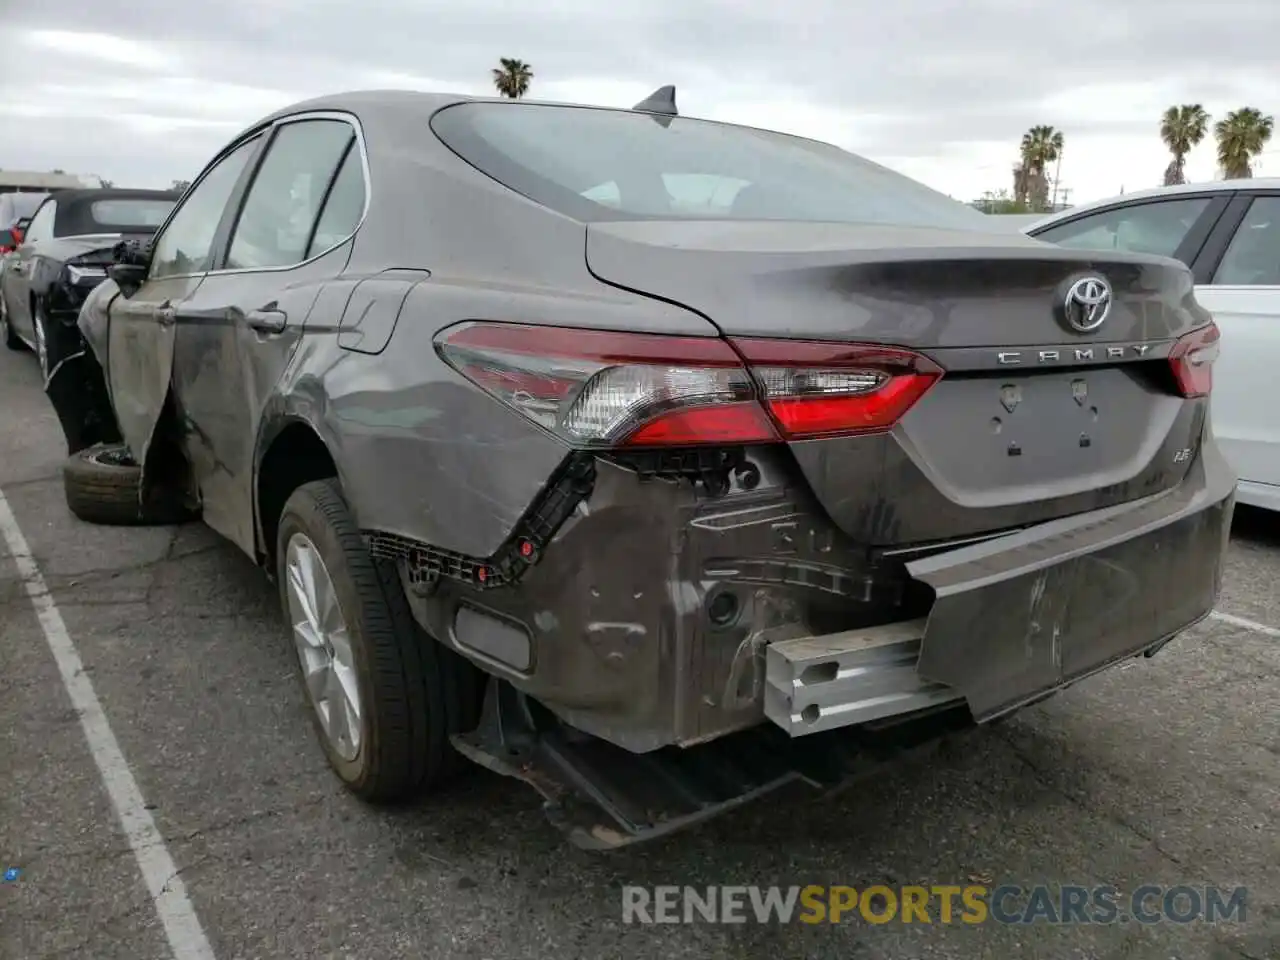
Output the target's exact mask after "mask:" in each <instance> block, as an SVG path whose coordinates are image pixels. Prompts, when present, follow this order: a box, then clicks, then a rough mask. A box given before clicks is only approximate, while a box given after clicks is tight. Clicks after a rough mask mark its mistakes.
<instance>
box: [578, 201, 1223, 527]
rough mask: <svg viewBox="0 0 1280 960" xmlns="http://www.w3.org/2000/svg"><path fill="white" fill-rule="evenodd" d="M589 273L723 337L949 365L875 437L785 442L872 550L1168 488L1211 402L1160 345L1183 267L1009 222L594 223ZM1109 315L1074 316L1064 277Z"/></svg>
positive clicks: (1187, 311) (1186, 308)
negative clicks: (1098, 319) (1194, 395)
mask: <svg viewBox="0 0 1280 960" xmlns="http://www.w3.org/2000/svg"><path fill="white" fill-rule="evenodd" d="M586 257H587V265H588V267H589V268H590V269H591V271H592V272H593V273H594V274H595V275H596V276H597V277H598V278H600V279H601V280H603V281H604V282H606V283H610V284H613V285H616V286H620V287H624V288H626V289H629V290H632V291H635V292H637V293H643V294H647V295H650V296H657V297H661V298H662V299H666V300H670V301H674V302H676V303H679V304H681V305H683V306H686V307H689V308H691V309H694V310H696V311H698V312H699V313H702V314H703V315H705V316H706V317H707V318H708V319H710V320H711V321H712V322H713V323H715V324H716V325H717V326H718V327H719V328H720V330H721V331H722V332H723V333H724V334H726V335H727V336H731V337H785V338H794V339H814V340H831V341H852V342H860V343H877V344H887V345H896V346H902V347H908V348H910V349H912V350H915V351H918V352H920V353H922V354H924V355H926V356H928V357H929V358H930V359H932V360H934V361H935V362H936V363H938V364H939V365H940V366H941V367H942V368H943V369H944V370H945V371H946V372H945V375H944V376H943V378H942V380H941V381H940V382H938V383H937V384H935V385H934V387H933V388H932V389H931V390H930V391H929V392H928V393H926V394H925V396H924V397H923V398H922V399H921V400H920V401H919V402H917V403H916V404H915V405H914V406H913V407H912V408H911V409H910V410H909V411H908V412H907V414H906V415H905V416H904V417H903V418H902V419H901V420H900V421H899V422H898V424H897V425H896V426H895V427H893V429H892V430H891V431H889V432H888V433H883V434H879V435H872V436H854V437H839V438H830V439H821V440H805V441H799V442H794V443H792V444H791V445H790V446H791V449H792V451H793V452H794V454H795V456H796V459H797V461H798V463H799V464H800V467H801V469H802V470H803V472H804V474H805V476H806V478H807V480H808V481H809V484H810V486H811V487H812V488H813V491H814V493H815V494H816V496H817V497H818V499H819V500H820V501H821V502H822V504H823V506H824V507H825V508H826V510H827V512H828V513H830V514H831V516H832V518H833V519H834V520H835V521H836V522H837V523H838V524H839V525H840V526H841V527H842V528H843V529H844V530H845V531H846V532H847V533H849V534H850V535H852V536H855V537H857V538H858V539H859V540H860V541H862V542H864V543H870V544H875V545H902V544H919V543H928V542H932V541H942V540H947V539H953V538H956V537H961V536H971V535H982V534H986V533H990V532H995V531H1000V530H1007V529H1010V528H1012V527H1017V526H1022V525H1026V524H1031V523H1037V522H1042V521H1045V520H1049V519H1052V518H1055V517H1060V516H1066V515H1069V514H1072V513H1078V512H1081V511H1085V510H1091V509H1098V508H1101V507H1105V506H1110V505H1113V504H1116V503H1122V502H1125V501H1128V500H1134V499H1138V498H1140V497H1143V496H1149V495H1151V494H1155V493H1159V492H1161V491H1163V490H1168V489H1170V488H1172V487H1174V486H1176V485H1177V484H1178V483H1179V482H1180V481H1181V480H1182V478H1183V477H1184V476H1185V474H1186V471H1187V469H1188V468H1189V467H1190V465H1191V460H1192V458H1193V455H1194V453H1195V451H1196V449H1197V448H1198V442H1199V439H1200V436H1201V433H1202V430H1203V423H1204V413H1205V407H1206V401H1205V400H1203V399H1184V398H1183V397H1182V396H1181V395H1180V394H1179V393H1178V392H1177V391H1176V389H1175V383H1174V378H1173V375H1172V372H1171V370H1170V367H1169V362H1168V355H1169V352H1170V350H1171V348H1172V346H1173V342H1174V341H1175V340H1176V339H1177V338H1178V337H1179V336H1182V335H1183V334H1186V333H1188V332H1189V331H1191V330H1193V329H1196V328H1198V327H1201V326H1203V325H1204V324H1205V323H1206V322H1207V321H1208V319H1209V317H1208V314H1207V313H1206V312H1205V311H1204V310H1203V309H1201V308H1200V307H1199V306H1198V305H1197V304H1196V302H1195V299H1194V296H1193V293H1192V281H1191V276H1190V273H1189V272H1188V271H1187V269H1186V268H1185V267H1184V266H1183V265H1182V264H1180V263H1177V262H1176V261H1173V260H1166V259H1163V258H1158V257H1147V256H1140V255H1133V254H1124V253H1112V252H1105V253H1104V252H1101V251H1100V252H1097V253H1093V252H1083V251H1074V250H1068V249H1065V248H1061V247H1057V246H1052V245H1049V244H1045V243H1041V242H1039V241H1036V240H1033V239H1030V238H1027V237H1022V236H1016V235H1010V234H1001V233H990V234H988V233H977V232H974V233H970V232H961V231H944V230H929V229H919V228H885V227H874V228H870V227H858V226H854V225H848V224H814V223H790V222H763V221H738V222H724V221H701V222H699V221H640V222H623V223H595V224H591V225H589V226H588V228H587V245H586ZM1089 277H1094V278H1098V277H1100V278H1103V279H1105V280H1106V281H1107V283H1108V284H1109V285H1110V288H1111V306H1110V310H1109V312H1108V314H1107V316H1106V318H1105V321H1104V322H1102V323H1101V324H1100V325H1099V326H1098V327H1096V328H1095V329H1092V330H1087V331H1080V330H1077V329H1075V328H1073V327H1072V326H1071V324H1070V322H1069V320H1070V318H1069V317H1068V316H1067V314H1066V311H1065V310H1064V302H1065V300H1066V294H1067V291H1068V290H1069V289H1070V288H1071V287H1072V285H1073V284H1074V283H1075V281H1076V280H1080V279H1085V278H1089Z"/></svg>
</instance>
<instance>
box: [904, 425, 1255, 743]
mask: <svg viewBox="0 0 1280 960" xmlns="http://www.w3.org/2000/svg"><path fill="white" fill-rule="evenodd" d="M1234 487H1235V477H1234V475H1233V474H1232V473H1231V471H1230V469H1229V468H1228V467H1227V465H1226V463H1225V462H1224V461H1223V460H1222V457H1221V455H1220V454H1218V453H1217V451H1216V448H1213V447H1207V448H1205V455H1204V456H1203V457H1202V458H1201V460H1200V462H1199V463H1198V464H1197V467H1196V469H1195V471H1193V475H1192V476H1189V477H1188V480H1187V482H1186V483H1185V484H1184V485H1183V487H1182V488H1180V489H1179V490H1176V491H1173V492H1172V493H1171V494H1168V495H1161V496H1157V497H1152V498H1149V499H1147V500H1144V501H1137V502H1134V503H1129V504H1124V505H1122V506H1118V507H1113V508H1110V509H1108V510H1103V511H1098V512H1094V513H1089V514H1085V515H1083V516H1081V517H1070V518H1066V519H1063V520H1058V521H1054V522H1052V523H1047V524H1042V525H1039V526H1037V527H1033V528H1030V529H1027V530H1024V531H1020V532H1018V533H1015V534H1011V535H1009V536H1005V537H999V538H997V539H994V540H989V541H985V542H983V543H981V544H977V545H974V546H970V547H965V548H962V549H960V550H955V551H951V552H949V553H943V554H939V555H935V556H932V557H928V558H926V559H922V560H919V561H916V562H914V563H910V564H908V565H907V571H908V573H909V574H910V575H911V576H912V577H915V578H916V579H918V580H921V581H923V582H925V583H927V584H928V585H929V586H931V587H932V588H933V590H934V593H935V597H936V599H935V602H934V606H933V608H932V610H931V611H930V614H929V619H928V623H927V625H926V627H925V634H924V642H923V648H922V651H921V655H920V660H919V664H918V666H917V670H918V671H919V673H920V674H921V675H922V676H923V677H925V678H927V679H929V680H932V681H935V682H938V683H944V684H947V685H948V686H950V687H952V688H954V689H956V690H958V691H960V692H961V693H962V694H963V695H964V696H965V698H966V700H967V701H968V704H969V708H970V709H971V710H972V712H973V715H974V718H975V719H976V720H978V721H979V722H985V721H988V720H991V719H994V718H995V717H997V716H1000V715H1001V714H1004V713H1007V712H1009V711H1011V710H1014V709H1016V708H1018V707H1019V706H1022V705H1023V704H1026V703H1029V702H1031V701H1034V700H1037V699H1040V698H1041V697H1043V696H1045V695H1046V694H1047V693H1050V692H1052V691H1053V690H1055V689H1058V688H1060V687H1063V686H1065V685H1067V684H1068V683H1071V682H1074V681H1075V680H1078V679H1080V678H1082V677H1084V676H1087V675H1089V674H1091V673H1094V672H1096V671H1097V670H1100V669H1102V668H1104V667H1106V666H1108V665H1110V664H1112V663H1114V662H1116V661H1118V660H1120V659H1123V658H1127V657H1131V656H1135V655H1137V654H1140V653H1142V652H1144V651H1145V650H1147V649H1150V648H1154V647H1156V646H1158V645H1159V644H1161V643H1162V642H1163V641H1166V640H1167V639H1169V638H1170V637H1172V636H1173V635H1174V634H1177V633H1178V632H1180V631H1182V630H1184V629H1186V628H1187V627H1189V626H1191V625H1192V624H1194V623H1196V622H1198V621H1199V620H1201V619H1203V618H1204V617H1205V616H1207V615H1208V614H1209V612H1210V611H1211V610H1212V609H1213V605H1214V603H1215V602H1216V599H1217V594H1218V591H1219V589H1220V586H1221V577H1222V563H1223V556H1224V548H1225V544H1226V537H1227V536H1228V533H1229V531H1230V527H1231V516H1232V512H1233V510H1234V505H1235V498H1234V493H1233V491H1234ZM1188 491H1189V492H1188Z"/></svg>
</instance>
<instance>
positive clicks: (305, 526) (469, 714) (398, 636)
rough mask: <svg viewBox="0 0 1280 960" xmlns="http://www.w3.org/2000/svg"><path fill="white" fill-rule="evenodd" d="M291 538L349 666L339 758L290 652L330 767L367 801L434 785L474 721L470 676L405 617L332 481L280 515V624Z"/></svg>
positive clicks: (298, 494)
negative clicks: (338, 628)
mask: <svg viewBox="0 0 1280 960" xmlns="http://www.w3.org/2000/svg"><path fill="white" fill-rule="evenodd" d="M295 533H301V534H303V535H304V536H305V537H306V538H307V539H308V540H310V541H311V543H312V545H314V547H315V549H316V551H317V552H318V553H319V555H320V558H321V559H322V560H323V562H324V565H325V568H326V570H327V572H328V574H329V578H330V580H331V581H332V583H333V587H334V593H335V595H336V596H337V600H338V607H339V609H340V610H341V612H342V615H343V619H344V620H345V622H346V626H347V636H348V638H349V640H350V643H351V650H352V654H353V660H354V662H355V667H356V670H355V672H356V677H357V686H358V690H359V695H360V701H361V713H362V716H361V718H360V725H361V730H360V733H361V736H360V745H359V747H358V750H357V752H356V755H355V757H354V759H352V760H350V761H347V760H344V759H343V758H342V757H341V756H340V755H339V754H338V753H337V751H336V750H335V749H334V747H333V745H332V743H331V742H330V740H329V737H328V735H327V734H326V733H325V731H324V727H323V726H322V724H321V721H320V718H319V716H318V713H317V711H316V708H315V704H314V702H313V701H312V697H311V692H310V691H309V690H308V688H307V684H306V682H305V681H304V680H302V664H301V660H300V658H298V657H297V656H296V651H295V662H297V664H298V666H297V673H298V677H299V680H300V682H301V686H302V690H303V696H304V697H305V698H306V702H307V707H308V709H309V711H310V713H311V718H312V724H313V726H314V727H315V730H316V735H317V737H318V738H319V740H320V743H321V746H322V747H323V748H324V751H325V755H326V756H327V757H328V759H329V764H330V766H331V767H332V768H333V770H334V772H335V773H336V774H337V775H338V777H339V778H340V779H341V780H342V782H343V784H345V785H346V787H347V788H348V789H349V790H350V791H351V792H352V793H354V794H356V795H357V796H359V797H360V798H361V799H363V800H366V801H370V802H375V803H395V802H401V801H405V800H410V799H413V798H414V797H416V796H419V795H420V794H422V793H424V792H426V791H427V790H429V789H430V788H432V787H437V786H440V785H441V784H443V783H445V782H446V781H447V780H449V779H450V778H451V777H452V776H453V775H454V774H456V773H457V772H458V771H459V769H460V768H461V767H462V766H463V758H462V757H461V756H460V755H459V754H457V753H456V752H455V751H454V749H453V747H452V745H451V744H450V742H449V737H450V735H452V734H454V733H462V732H466V731H469V730H472V729H474V728H475V725H476V723H477V722H478V719H479V696H480V692H481V686H480V683H479V682H478V671H477V670H476V668H475V667H473V666H472V665H471V664H470V663H469V662H467V661H466V660H464V659H463V658H462V657H460V656H459V655H458V654H457V653H455V652H454V651H452V650H450V649H449V648H447V647H445V646H444V645H443V644H441V643H439V642H437V641H436V640H435V639H433V638H432V637H431V636H430V635H429V634H427V632H426V631H425V630H423V629H422V628H421V627H420V626H419V625H418V623H417V621H416V620H414V618H413V615H412V613H411V612H410V610H409V603H408V600H407V599H406V597H405V595H404V590H403V587H402V586H401V583H400V578H399V574H398V572H397V570H396V568H395V566H394V564H390V563H386V562H384V561H375V560H374V559H373V557H372V556H371V555H370V553H369V550H368V548H367V547H366V546H365V543H364V540H363V538H362V537H361V536H360V532H359V530H358V529H357V528H356V525H355V523H354V522H353V520H352V518H351V513H350V511H349V510H348V509H347V505H346V501H345V500H344V499H343V497H342V493H341V488H340V487H339V486H338V483H337V481H336V480H317V481H313V482H311V483H306V484H303V485H302V486H301V487H299V488H298V489H297V490H295V491H294V492H293V494H292V495H291V496H290V497H289V500H288V502H287V503H285V506H284V509H283V510H282V511H281V514H280V524H279V532H278V536H277V538H276V575H277V581H278V583H279V586H280V605H281V608H282V609H283V610H284V614H285V620H286V622H287V621H288V620H289V598H288V590H289V577H288V566H287V565H288V558H287V553H288V544H289V541H290V539H291V538H292V537H293V535H294V534H295ZM292 645H293V638H292V637H291V638H290V646H291V648H292Z"/></svg>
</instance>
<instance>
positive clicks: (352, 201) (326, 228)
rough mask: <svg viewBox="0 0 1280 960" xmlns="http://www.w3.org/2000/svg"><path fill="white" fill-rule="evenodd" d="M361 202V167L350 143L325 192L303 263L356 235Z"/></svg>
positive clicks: (355, 146)
mask: <svg viewBox="0 0 1280 960" xmlns="http://www.w3.org/2000/svg"><path fill="white" fill-rule="evenodd" d="M365 199H366V195H365V186H364V164H363V162H362V161H361V159H360V148H359V146H358V145H357V144H356V143H355V141H354V140H353V141H352V142H351V145H350V146H349V147H348V148H347V156H346V159H345V160H343V161H342V169H340V170H339V171H338V176H337V177H336V178H335V179H334V181H333V186H332V187H330V188H329V196H328V197H326V198H325V201H324V209H323V210H321V211H320V220H319V222H317V223H316V230H315V236H314V237H312V239H311V245H310V246H309V247H308V248H307V256H306V259H308V260H310V259H311V258H312V257H315V256H319V255H320V254H322V253H324V252H325V251H326V250H329V249H331V248H333V247H336V246H337V245H338V244H340V243H341V242H342V241H343V240H345V239H347V237H349V236H351V234H353V233H355V232H356V227H358V226H359V225H360V218H361V217H363V216H364V203H365Z"/></svg>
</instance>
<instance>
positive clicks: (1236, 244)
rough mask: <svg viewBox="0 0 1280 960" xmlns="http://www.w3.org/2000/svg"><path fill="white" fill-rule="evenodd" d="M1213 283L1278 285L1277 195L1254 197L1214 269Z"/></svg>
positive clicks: (1279, 199)
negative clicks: (1220, 260) (1216, 267)
mask: <svg viewBox="0 0 1280 960" xmlns="http://www.w3.org/2000/svg"><path fill="white" fill-rule="evenodd" d="M1213 283H1214V285H1216V286H1240V287H1264V286H1266V287H1270V286H1280V197H1258V198H1257V199H1255V200H1254V201H1253V203H1251V204H1250V205H1249V210H1248V212H1247V213H1245V215H1244V219H1243V220H1242V221H1241V222H1240V226H1239V228H1238V229H1237V230H1236V235H1235V236H1234V237H1232V238H1231V245H1230V246H1228V247H1227V252H1226V253H1224V254H1223V255H1222V262H1221V263H1219V264H1218V269H1217V270H1216V271H1215V272H1214V275H1213Z"/></svg>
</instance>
